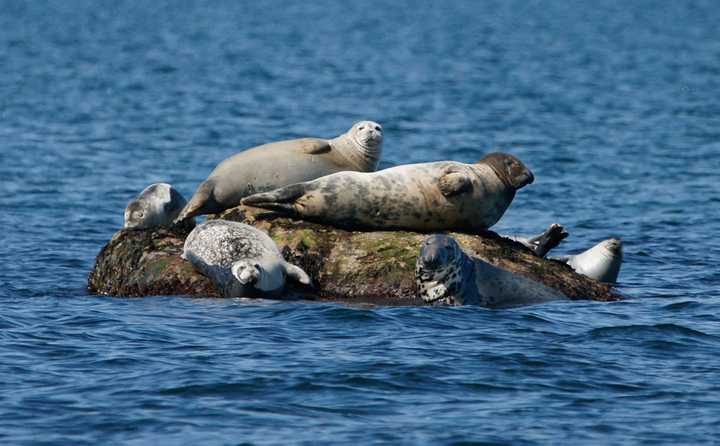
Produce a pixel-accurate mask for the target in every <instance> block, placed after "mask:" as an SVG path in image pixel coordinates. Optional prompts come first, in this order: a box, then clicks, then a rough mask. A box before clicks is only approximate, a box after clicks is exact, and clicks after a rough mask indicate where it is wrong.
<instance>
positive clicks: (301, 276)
mask: <svg viewBox="0 0 720 446" xmlns="http://www.w3.org/2000/svg"><path fill="white" fill-rule="evenodd" d="M283 266H284V267H285V274H286V275H287V276H288V277H290V278H291V279H293V280H295V281H296V282H299V283H302V284H303V285H311V284H312V280H311V279H310V276H308V274H307V273H306V272H305V271H303V269H302V268H300V267H299V266H295V265H293V264H292V263H288V262H285V264H284V265H283Z"/></svg>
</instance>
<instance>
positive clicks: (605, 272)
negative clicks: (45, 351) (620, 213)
mask: <svg viewBox="0 0 720 446" xmlns="http://www.w3.org/2000/svg"><path fill="white" fill-rule="evenodd" d="M551 259H555V260H559V261H561V262H565V263H567V264H568V265H570V267H571V268H572V269H574V270H575V272H577V273H578V274H583V275H585V276H587V277H590V278H591V279H595V280H597V281H599V282H605V283H615V282H617V278H618V275H619V274H620V266H621V265H622V259H623V249H622V241H621V240H620V239H616V238H610V239H607V240H603V241H602V242H600V243H598V244H597V245H595V246H593V247H592V248H590V249H588V250H585V251H583V252H581V253H580V254H576V255H572V256H561V257H551Z"/></svg>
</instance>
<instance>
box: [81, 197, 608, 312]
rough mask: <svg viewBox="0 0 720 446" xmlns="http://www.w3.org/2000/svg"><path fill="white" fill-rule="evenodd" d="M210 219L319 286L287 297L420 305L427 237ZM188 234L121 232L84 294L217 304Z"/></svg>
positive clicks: (559, 278) (500, 246) (509, 250)
mask: <svg viewBox="0 0 720 446" xmlns="http://www.w3.org/2000/svg"><path fill="white" fill-rule="evenodd" d="M211 218H224V219H226V220H234V221H242V222H245V223H248V224H252V225H254V226H256V227H258V228H260V229H263V230H265V231H267V232H268V234H270V236H271V237H272V238H273V240H275V241H276V242H277V244H278V246H279V247H280V249H281V250H282V252H283V255H284V256H285V259H286V260H287V261H289V262H291V263H294V264H296V265H298V266H300V267H301V268H303V269H304V270H305V271H307V273H308V274H310V276H311V277H312V278H313V280H314V281H315V283H316V285H317V287H316V289H315V290H308V289H290V290H288V291H289V293H287V294H288V295H292V296H294V297H302V298H310V299H318V300H331V301H341V302H351V303H368V304H380V305H423V302H422V301H421V300H420V299H418V298H417V297H416V296H415V259H416V257H417V255H418V253H419V252H420V245H421V243H422V242H423V240H424V239H425V237H426V236H427V234H419V233H414V232H401V231H376V232H358V231H345V230H342V229H336V228H333V227H329V226H323V225H319V224H315V223H310V222H305V221H299V220H292V219H288V218H278V217H277V216H276V215H273V214H271V213H268V212H266V211H262V210H258V209H255V208H250V207H244V206H238V207H236V208H233V209H229V210H227V211H225V212H224V213H222V214H220V215H217V216H214V217H211ZM189 232H190V228H189V227H171V228H166V227H161V228H154V229H146V230H142V229H141V230H121V231H119V232H118V233H116V234H115V235H114V236H113V238H112V239H111V240H110V241H109V242H108V244H107V245H106V246H105V247H104V248H103V249H102V250H101V251H100V253H99V254H98V257H97V261H96V264H95V268H94V269H93V271H92V272H91V273H90V277H89V279H88V288H89V290H90V291H91V292H94V293H98V294H106V295H115V296H148V295H191V296H212V297H217V296H218V295H219V294H218V292H217V290H216V289H215V287H214V285H213V284H212V283H211V282H210V280H209V279H207V278H206V277H204V276H202V275H201V274H200V273H199V272H197V271H195V270H194V269H193V267H192V266H191V265H190V263H189V262H188V261H186V260H183V259H182V258H181V257H180V255H181V254H182V247H183V243H184V240H185V237H187V234H188V233H189ZM452 235H453V236H454V237H455V238H456V239H457V240H458V242H460V244H461V245H462V246H463V247H464V248H465V249H466V250H467V251H468V252H469V253H471V254H474V255H476V256H478V257H480V258H482V259H484V260H486V261H488V262H490V263H492V264H493V265H496V266H499V267H501V268H505V269H508V270H511V271H514V272H517V273H520V274H523V275H525V276H527V277H529V278H531V279H534V280H537V281H539V282H542V283H544V284H545V285H547V286H550V287H552V288H554V289H557V290H559V291H561V292H562V293H563V294H565V295H566V296H568V297H570V298H571V299H592V300H599V301H611V300H620V299H622V296H620V295H619V294H617V293H616V292H615V291H614V290H613V289H612V288H611V286H609V285H606V284H601V283H599V282H596V281H594V280H592V279H589V278H587V277H585V276H581V275H579V274H577V273H575V272H574V271H573V270H572V269H571V268H570V267H569V266H567V265H565V264H564V263H561V262H558V261H554V260H547V259H542V258H538V257H535V256H534V255H533V254H532V253H531V252H530V251H529V250H528V249H527V248H525V247H524V246H522V245H520V244H519V243H516V242H514V241H511V240H509V239H506V238H503V237H500V236H498V235H497V234H495V233H494V232H490V231H488V232H487V233H485V234H482V235H468V234H460V233H452Z"/></svg>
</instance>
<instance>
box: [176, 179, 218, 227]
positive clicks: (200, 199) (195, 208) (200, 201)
mask: <svg viewBox="0 0 720 446" xmlns="http://www.w3.org/2000/svg"><path fill="white" fill-rule="evenodd" d="M214 188H215V185H214V184H213V183H212V182H211V181H207V180H206V181H203V182H202V184H200V186H198V188H197V190H196V191H195V194H194V195H193V196H192V198H191V199H190V202H188V204H186V205H185V207H184V208H183V210H182V211H181V212H180V215H178V217H177V218H176V219H175V220H174V221H173V223H176V224H177V223H181V222H182V221H184V220H187V219H188V218H192V217H195V216H197V215H202V214H205V213H209V212H208V209H207V208H208V207H209V206H208V204H209V203H210V202H211V201H212V202H213V203H214V202H215V199H214V198H213V195H212V194H213V190H214ZM210 212H212V211H210Z"/></svg>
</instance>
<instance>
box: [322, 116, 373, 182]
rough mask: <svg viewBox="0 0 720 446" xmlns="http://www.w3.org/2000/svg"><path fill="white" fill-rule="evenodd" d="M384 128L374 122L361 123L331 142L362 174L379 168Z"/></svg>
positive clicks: (357, 123)
mask: <svg viewBox="0 0 720 446" xmlns="http://www.w3.org/2000/svg"><path fill="white" fill-rule="evenodd" d="M382 143H383V128H382V126H381V125H380V124H378V123H377V122H374V121H360V122H356V123H355V124H353V126H352V127H350V130H348V131H347V132H345V133H343V134H342V135H340V136H338V137H337V138H333V139H332V140H330V144H331V146H332V147H333V148H334V149H336V150H338V152H340V154H342V156H344V157H345V158H347V160H348V161H349V162H350V163H352V164H353V165H354V166H356V169H357V170H358V171H361V172H372V171H374V170H375V169H376V168H377V164H378V161H380V155H381V153H382Z"/></svg>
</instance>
